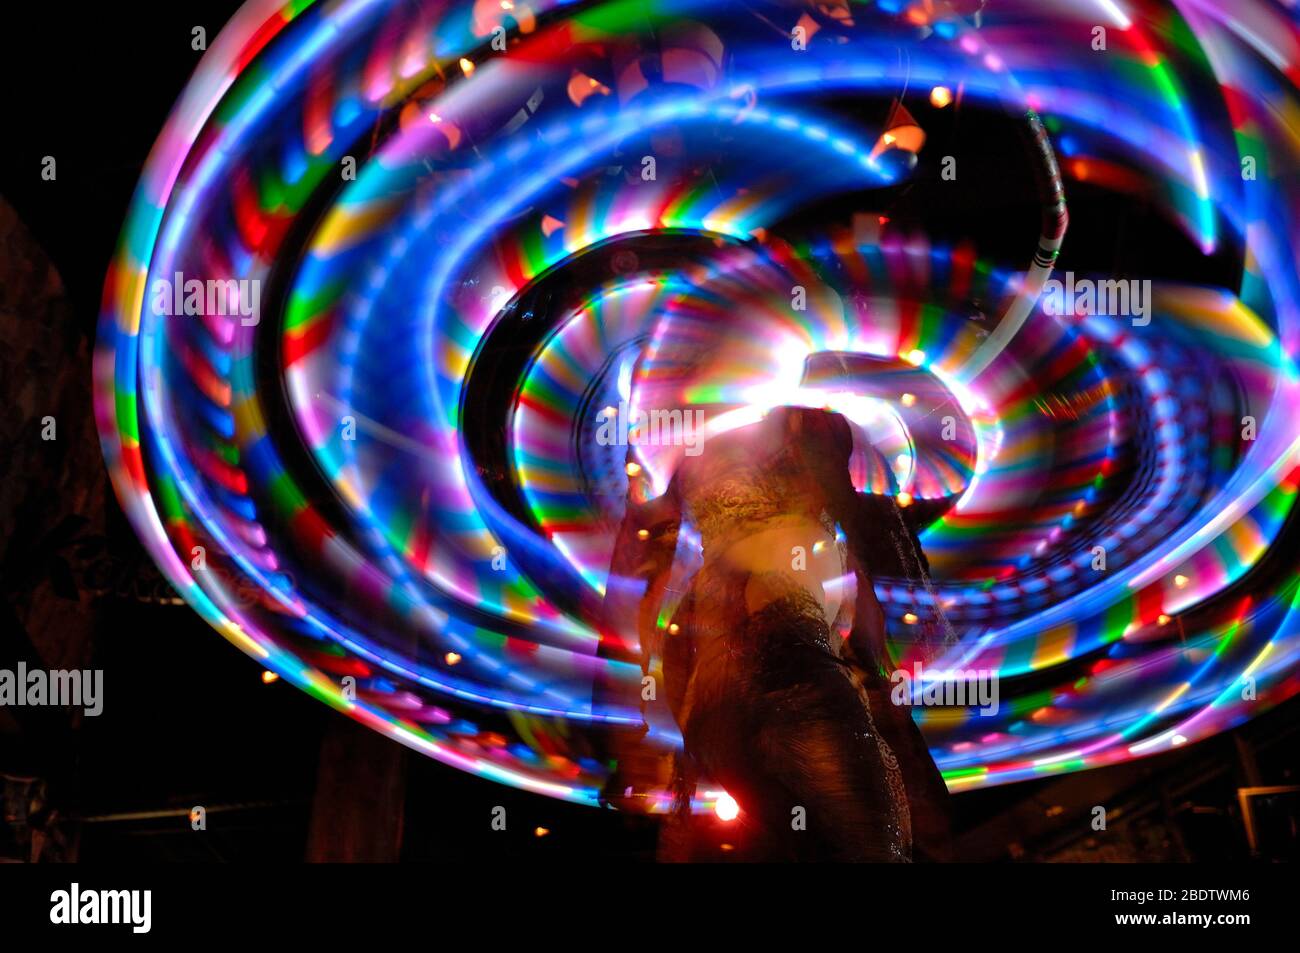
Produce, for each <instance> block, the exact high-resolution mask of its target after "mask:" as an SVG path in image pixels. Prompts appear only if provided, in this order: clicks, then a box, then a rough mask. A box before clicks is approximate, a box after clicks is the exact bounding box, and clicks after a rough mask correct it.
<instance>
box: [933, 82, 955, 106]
mask: <svg viewBox="0 0 1300 953" xmlns="http://www.w3.org/2000/svg"><path fill="white" fill-rule="evenodd" d="M951 102H952V90H951V89H949V88H948V87H947V86H936V87H935V88H934V89H932V90H930V105H931V106H933V107H934V108H935V109H943V108H944V107H945V106H947V105H948V104H949V103H951Z"/></svg>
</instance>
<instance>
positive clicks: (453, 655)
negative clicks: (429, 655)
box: [443, 652, 460, 665]
mask: <svg viewBox="0 0 1300 953" xmlns="http://www.w3.org/2000/svg"><path fill="white" fill-rule="evenodd" d="M443 661H445V662H446V663H447V664H448V665H455V664H456V663H457V662H459V661H460V653H459V652H448V653H447V654H446V655H444V656H443Z"/></svg>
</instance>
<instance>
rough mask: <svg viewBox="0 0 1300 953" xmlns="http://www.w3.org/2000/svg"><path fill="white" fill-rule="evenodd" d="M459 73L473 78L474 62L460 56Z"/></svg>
mask: <svg viewBox="0 0 1300 953" xmlns="http://www.w3.org/2000/svg"><path fill="white" fill-rule="evenodd" d="M460 71H461V72H462V73H464V74H465V75H466V76H473V75H474V61H473V60H471V59H466V58H465V57H463V56H462V57H461V58H460Z"/></svg>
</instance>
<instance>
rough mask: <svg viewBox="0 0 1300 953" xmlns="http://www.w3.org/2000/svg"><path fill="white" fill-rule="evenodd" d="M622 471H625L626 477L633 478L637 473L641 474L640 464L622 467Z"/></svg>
mask: <svg viewBox="0 0 1300 953" xmlns="http://www.w3.org/2000/svg"><path fill="white" fill-rule="evenodd" d="M623 469H624V470H626V471H627V475H628V476H630V477H634V476H636V475H637V474H639V473H640V472H641V464H639V463H629V464H628V465H627V466H626V467H624V468H623Z"/></svg>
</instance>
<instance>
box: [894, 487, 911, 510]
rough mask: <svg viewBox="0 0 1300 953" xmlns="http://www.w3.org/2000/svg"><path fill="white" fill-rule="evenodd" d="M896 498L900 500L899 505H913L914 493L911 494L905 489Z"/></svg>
mask: <svg viewBox="0 0 1300 953" xmlns="http://www.w3.org/2000/svg"><path fill="white" fill-rule="evenodd" d="M894 499H895V500H897V501H898V505H899V506H911V505H912V494H911V493H908V492H907V491H906V490H904V491H903V492H902V493H900V494H898V496H896V497H894Z"/></svg>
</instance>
